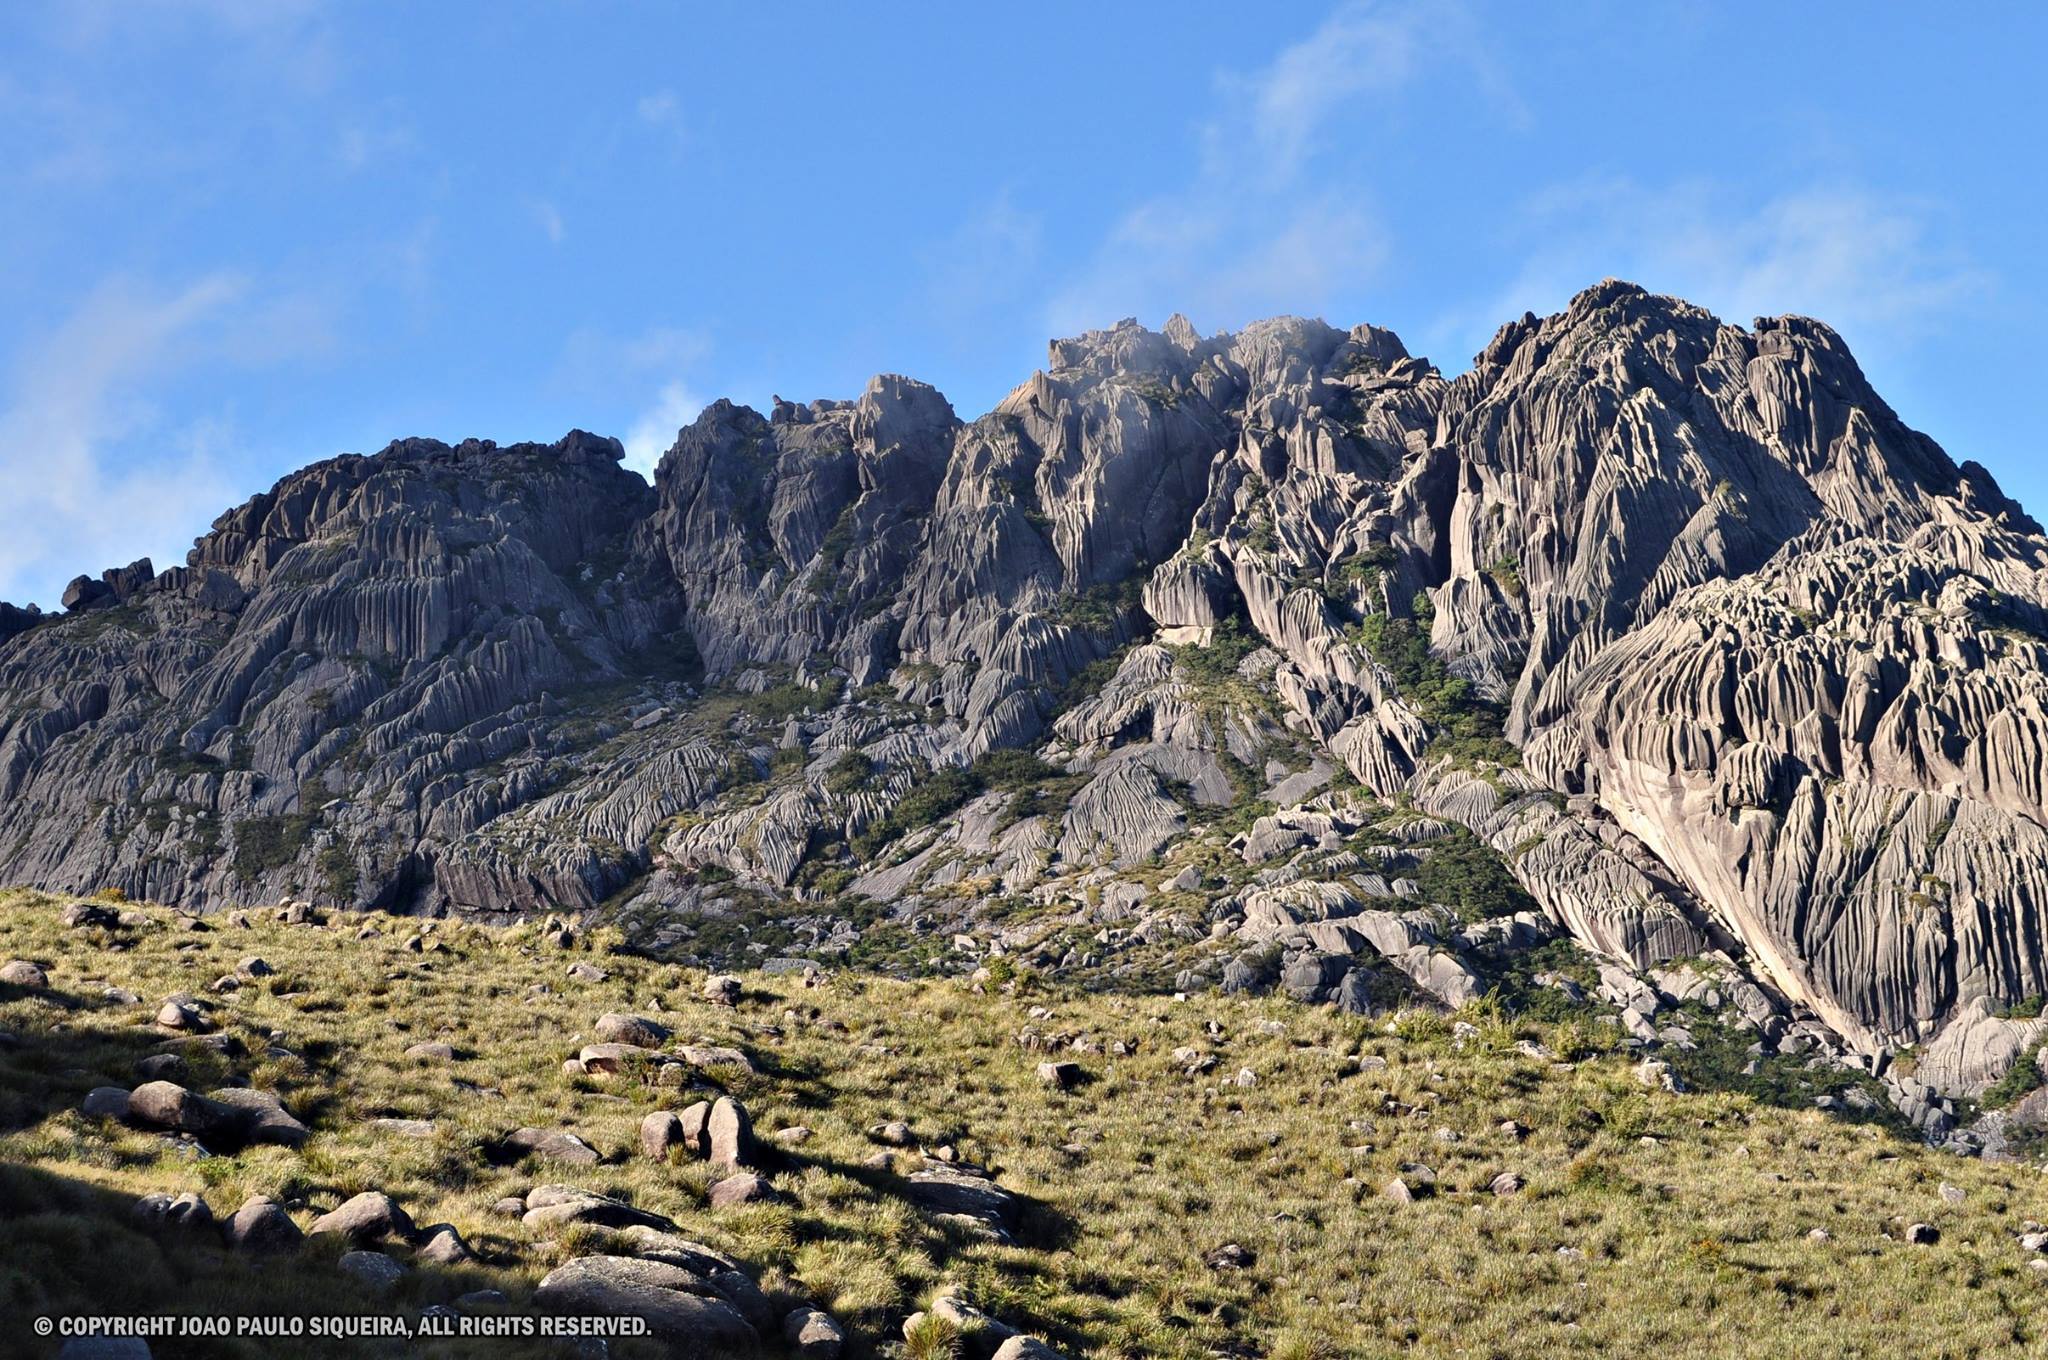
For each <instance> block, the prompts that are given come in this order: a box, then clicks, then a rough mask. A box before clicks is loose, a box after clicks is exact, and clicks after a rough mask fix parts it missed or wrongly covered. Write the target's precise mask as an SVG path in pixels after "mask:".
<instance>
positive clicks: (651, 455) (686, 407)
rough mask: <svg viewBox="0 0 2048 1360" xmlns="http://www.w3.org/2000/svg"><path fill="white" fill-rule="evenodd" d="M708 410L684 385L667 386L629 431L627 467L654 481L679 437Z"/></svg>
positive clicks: (627, 438) (627, 435)
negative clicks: (657, 468)
mask: <svg viewBox="0 0 2048 1360" xmlns="http://www.w3.org/2000/svg"><path fill="white" fill-rule="evenodd" d="M704 406H705V403H704V401H702V400H701V399H700V398H699V397H698V396H697V395H696V394H695V393H694V392H692V391H690V389H689V388H687V387H685V386H683V384H682V383H681V382H669V383H665V384H663V386H662V389H661V392H660V394H659V395H658V396H657V397H656V398H655V401H654V404H653V405H652V406H650V407H648V408H647V410H645V411H643V412H642V413H641V414H640V416H639V418H638V419H636V420H635V421H634V422H633V424H632V427H631V428H629V429H628V430H627V431H626V439H625V444H626V458H625V465H626V466H627V467H629V468H631V469H633V471H635V472H637V473H639V474H641V475H642V476H644V477H645V478H647V480H648V481H650V482H651V481H653V480H654V469H655V466H656V465H657V464H658V463H660V462H661V456H662V455H663V454H664V453H667V452H668V450H669V446H670V445H672V444H674V443H675V442H676V434H677V433H678V432H679V431H680V430H681V429H682V428H683V427H684V426H685V425H688V424H689V423H690V422H691V421H693V420H695V419H696V418H697V415H698V413H699V412H700V411H702V410H703V409H704Z"/></svg>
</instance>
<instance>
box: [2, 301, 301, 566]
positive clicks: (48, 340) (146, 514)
mask: <svg viewBox="0 0 2048 1360" xmlns="http://www.w3.org/2000/svg"><path fill="white" fill-rule="evenodd" d="M312 319H313V318H311V317H310V316H309V315H307V314H306V313H305V312H304V311H302V310H301V309H300V308H298V307H297V306H295V305H294V304H291V303H289V302H285V303H279V302H277V301H276V300H272V299H264V298H255V297H252V294H251V289H250V287H249V285H248V283H247V281H246V280H244V279H242V278H240V277H238V276H236V275H233V274H224V273H223V274H214V275H209V276H207V277H205V278H202V279H200V280H198V281H197V282H194V283H191V284H188V285H186V286H185V287H182V288H177V289H171V290H162V289H154V288H150V287H147V286H144V285H142V284H139V283H136V282H134V281H132V280H126V279H113V280H109V281H107V282H105V283H102V284H101V285H100V286H99V287H98V288H96V289H95V290H94V291H93V292H92V293H91V294H90V295H89V296H88V297H87V298H86V299H85V300H84V301H83V302H82V303H80V304H79V306H78V307H77V308H75V309H74V310H73V311H72V313H71V314H70V315H69V316H68V317H66V318H65V319H64V320H63V321H62V322H61V323H59V324H58V325H57V326H56V327H55V328H54V329H53V330H52V331H51V332H50V333H49V334H48V335H46V336H44V337H42V339H41V340H40V341H39V343H38V344H37V346H36V347H35V348H34V349H33V350H32V351H29V352H26V353H24V354H22V355H21V356H20V357H19V359H18V360H17V362H16V363H15V365H14V366H13V369H12V371H11V372H10V373H9V374H8V376H7V381H6V397H5V405H4V406H0V504H4V505H6V506H7V510H8V533H7V534H6V535H4V536H0V598H13V599H16V600H20V599H22V598H24V597H29V598H35V599H38V600H40V601H41V602H43V603H46V604H51V603H54V602H55V600H54V596H55V594H56V592H57V590H58V588H59V587H61V585H62V583H63V581H64V580H66V579H68V578H69V577H70V576H73V575H76V574H78V573H79V572H81V571H85V572H94V573H96V572H98V571H100V570H102V569H104V568H106V567H108V566H117V565H121V564H124V563H127V562H129V561H131V560H133V559H135V558H137V557H141V556H144V555H148V556H150V557H153V558H155V559H156V562H157V564H158V566H160V567H161V566H167V565H171V564H173V563H175V562H180V561H182V560H183V558H184V550H185V548H186V547H187V546H189V545H190V543H191V540H192V538H193V536H194V535H195V533H197V532H198V531H199V530H201V529H203V528H204V527H205V525H206V524H207V523H208V522H209V521H210V520H211V519H212V517H213V516H214V514H216V513H217V512H218V511H219V510H220V508H221V507H222V506H223V505H226V504H228V503H229V501H230V499H231V487H230V484H229V479H228V476H227V473H226V470H225V468H224V466H223V464H224V462H225V461H226V459H227V455H228V454H229V452H230V445H229V443H228V442H227V441H228V440H230V439H231V436H232V423H231V422H230V421H229V420H228V419H227V418H226V417H224V416H219V415H215V416H211V417H205V418H201V419H197V420H193V419H186V420H184V421H183V422H182V423H179V422H174V421H171V420H169V419H167V418H166V417H165V415H164V414H163V412H162V411H161V410H160V409H159V408H158V406H157V405H156V403H155V402H154V401H153V400H152V396H151V393H152V391H153V390H154V389H155V388H156V386H157V384H159V383H160V382H161V381H162V380H164V379H166V378H168V377H170V376H172V375H173V374H176V373H178V372H181V371H183V370H187V369H189V368H191V367H193V366H195V365H227V366H235V365H239V364H255V363H269V362H274V361H277V360H280V359H284V358H289V357H293V356H294V355H296V354H299V353H302V352H303V350H302V349H301V348H299V347H300V346H301V345H302V344H304V343H307V342H308V339H309V337H308V336H307V335H305V334H302V331H303V329H304V328H305V327H306V326H307V324H308V323H309V322H310V321H311V320H312ZM252 327H253V331H252V330H251V328H252ZM322 334H324V328H321V327H318V326H314V327H313V328H312V332H311V335H310V343H313V344H315V345H317V344H319V343H322V341H321V340H320V338H319V337H320V336H321V335H322ZM252 346H253V348H252ZM144 446H146V447H147V450H148V456H147V457H124V456H121V455H123V454H124V453H134V452H135V451H137V450H139V449H141V448H143V447H144Z"/></svg>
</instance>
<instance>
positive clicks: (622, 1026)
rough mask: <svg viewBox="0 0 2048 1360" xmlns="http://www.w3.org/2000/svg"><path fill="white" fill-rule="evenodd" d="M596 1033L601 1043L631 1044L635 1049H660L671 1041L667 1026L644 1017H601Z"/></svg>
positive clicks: (598, 1019)
mask: <svg viewBox="0 0 2048 1360" xmlns="http://www.w3.org/2000/svg"><path fill="white" fill-rule="evenodd" d="M596 1032H597V1038H598V1042H599V1043H605V1044H630V1045H631V1046H633V1047H634V1048H660V1047H661V1046H662V1045H663V1044H665V1043H667V1042H668V1039H669V1031H668V1027H667V1026H665V1025H658V1024H656V1023H655V1022H654V1021H652V1020H649V1019H648V1018H647V1017H646V1016H644V1015H618V1014H609V1015H600V1016H599V1017H597V1025H596Z"/></svg>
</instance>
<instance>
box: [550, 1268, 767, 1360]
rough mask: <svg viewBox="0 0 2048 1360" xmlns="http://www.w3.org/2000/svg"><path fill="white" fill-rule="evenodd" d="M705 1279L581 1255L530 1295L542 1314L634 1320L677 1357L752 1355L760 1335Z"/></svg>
mask: <svg viewBox="0 0 2048 1360" xmlns="http://www.w3.org/2000/svg"><path fill="white" fill-rule="evenodd" d="M711 1292H714V1291H711V1290H710V1288H709V1286H708V1282H707V1281H706V1280H705V1279H704V1277H703V1276H701V1275H698V1274H695V1273H693V1272H691V1271H688V1270H684V1269H683V1268H681V1267H680V1266H672V1265H665V1264H663V1263H662V1262H659V1261H643V1260H639V1259H637V1258H635V1257H631V1256H583V1257H578V1258H577V1259H576V1260H573V1261H570V1262H569V1263H568V1264H566V1265H562V1266H558V1267H556V1268H555V1269H554V1270H551V1271H549V1272H548V1274H547V1277H546V1278H545V1279H543V1280H542V1281H541V1282H540V1286H539V1288H537V1289H535V1290H534V1291H533V1303H534V1306H535V1307H536V1308H539V1309H541V1310H542V1311H543V1312H549V1313H565V1314H570V1315H572V1316H580V1317H635V1318H640V1319H641V1320H643V1321H644V1322H646V1324H647V1327H648V1330H649V1331H650V1332H651V1333H652V1334H653V1335H654V1336H655V1337H657V1338H659V1339H660V1340H663V1341H666V1342H667V1343H668V1344H669V1346H670V1348H671V1349H670V1353H671V1354H673V1355H677V1356H702V1357H706V1360H709V1358H710V1357H714V1356H728V1355H752V1354H754V1353H755V1352H756V1351H757V1350H758V1349H759V1346H760V1335H759V1334H758V1333H757V1332H756V1331H755V1330H754V1328H753V1327H752V1326H751V1325H750V1324H749V1323H748V1322H747V1320H746V1318H744V1317H742V1316H741V1315H740V1312H739V1310H738V1309H737V1308H735V1307H733V1305H732V1304H730V1303H728V1302H726V1301H725V1300H724V1299H722V1298H717V1297H706V1295H707V1293H711Z"/></svg>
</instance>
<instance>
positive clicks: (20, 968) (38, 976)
mask: <svg viewBox="0 0 2048 1360" xmlns="http://www.w3.org/2000/svg"><path fill="white" fill-rule="evenodd" d="M0 982H4V983H6V984H8V985H9V986H13V987H28V988H32V989H34V990H36V991H42V990H43V989H44V988H46V987H48V986H49V985H50V975H49V974H48V973H45V972H44V971H43V970H42V969H41V968H40V967H38V966H37V965H36V964H33V963H30V962H28V961H27V960H26V959H9V960H8V961H7V962H6V963H0Z"/></svg>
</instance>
